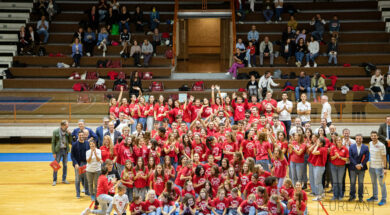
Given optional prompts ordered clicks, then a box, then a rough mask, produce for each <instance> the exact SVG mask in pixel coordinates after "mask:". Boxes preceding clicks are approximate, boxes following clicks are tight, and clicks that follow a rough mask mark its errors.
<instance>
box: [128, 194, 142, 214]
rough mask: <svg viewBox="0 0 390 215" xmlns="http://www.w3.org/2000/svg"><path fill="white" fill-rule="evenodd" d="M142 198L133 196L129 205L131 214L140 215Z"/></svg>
mask: <svg viewBox="0 0 390 215" xmlns="http://www.w3.org/2000/svg"><path fill="white" fill-rule="evenodd" d="M142 205H143V203H142V200H141V197H140V196H134V197H133V203H131V205H130V208H129V210H130V214H131V215H141V214H142Z"/></svg>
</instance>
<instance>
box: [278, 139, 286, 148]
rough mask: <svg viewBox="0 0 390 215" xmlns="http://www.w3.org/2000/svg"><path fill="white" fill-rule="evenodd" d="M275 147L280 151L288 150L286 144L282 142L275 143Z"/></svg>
mask: <svg viewBox="0 0 390 215" xmlns="http://www.w3.org/2000/svg"><path fill="white" fill-rule="evenodd" d="M276 145H277V146H278V147H279V148H280V149H282V150H283V149H286V150H287V149H288V143H287V142H286V141H284V142H281V141H279V140H278V141H276Z"/></svg>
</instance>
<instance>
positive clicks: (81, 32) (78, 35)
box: [72, 27, 85, 43]
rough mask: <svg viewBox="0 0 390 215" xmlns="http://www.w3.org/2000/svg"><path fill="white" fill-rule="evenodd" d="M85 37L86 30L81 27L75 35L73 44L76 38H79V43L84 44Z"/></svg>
mask: <svg viewBox="0 0 390 215" xmlns="http://www.w3.org/2000/svg"><path fill="white" fill-rule="evenodd" d="M84 36H85V33H84V28H83V27H79V29H78V30H77V31H76V32H74V34H73V39H72V42H73V41H74V39H75V38H79V42H81V43H84Z"/></svg>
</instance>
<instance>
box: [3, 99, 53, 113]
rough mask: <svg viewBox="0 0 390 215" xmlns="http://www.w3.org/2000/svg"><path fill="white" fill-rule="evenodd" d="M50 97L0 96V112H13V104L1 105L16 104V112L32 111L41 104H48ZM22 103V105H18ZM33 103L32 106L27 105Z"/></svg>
mask: <svg viewBox="0 0 390 215" xmlns="http://www.w3.org/2000/svg"><path fill="white" fill-rule="evenodd" d="M50 99H51V97H14V96H1V97H0V111H13V110H14V105H13V104H2V103H16V110H17V111H18V110H19V111H34V110H36V109H38V108H39V107H40V106H41V105H42V104H44V103H46V102H48V101H49V100H50ZM18 103H22V104H18ZM28 103H34V104H28Z"/></svg>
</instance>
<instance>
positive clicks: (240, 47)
mask: <svg viewBox="0 0 390 215" xmlns="http://www.w3.org/2000/svg"><path fill="white" fill-rule="evenodd" d="M236 49H240V52H243V51H245V50H246V48H245V44H244V43H243V42H242V39H241V38H238V40H237V43H236Z"/></svg>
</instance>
